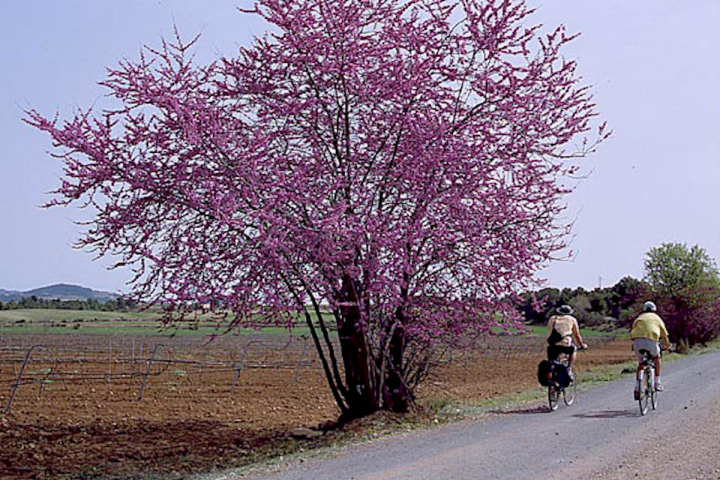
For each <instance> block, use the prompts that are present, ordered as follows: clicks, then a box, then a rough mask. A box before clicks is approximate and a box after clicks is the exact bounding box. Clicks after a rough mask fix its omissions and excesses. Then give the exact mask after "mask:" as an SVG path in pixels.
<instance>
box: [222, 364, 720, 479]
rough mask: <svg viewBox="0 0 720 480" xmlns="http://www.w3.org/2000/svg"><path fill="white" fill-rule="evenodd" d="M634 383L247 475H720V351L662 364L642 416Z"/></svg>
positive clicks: (612, 385) (620, 382)
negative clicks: (652, 403) (659, 387)
mask: <svg viewBox="0 0 720 480" xmlns="http://www.w3.org/2000/svg"><path fill="white" fill-rule="evenodd" d="M629 355H630V352H628V356H629ZM633 381H634V380H633V379H632V378H630V377H628V378H623V379H621V380H618V381H615V382H612V383H608V384H605V385H602V386H599V387H595V388H593V389H591V390H590V391H586V392H583V393H581V394H579V395H578V399H577V400H576V403H575V404H574V405H573V406H571V407H566V406H564V405H562V404H561V406H560V408H559V410H558V411H556V412H553V413H547V412H546V410H545V409H544V406H540V405H538V406H536V407H535V408H528V407H523V408H522V409H517V410H514V411H507V412H497V413H492V414H490V415H488V416H486V417H484V418H482V419H480V420H476V421H472V422H471V421H466V422H461V423H457V424H453V425H448V426H444V427H439V428H434V429H430V430H423V431H416V432H412V433H409V434H404V435H397V436H393V437H387V438H382V439H379V440H377V441H374V442H371V443H368V444H364V445H361V446H353V447H349V448H346V449H344V450H341V451H340V452H338V453H337V454H335V455H334V456H333V457H332V458H329V459H312V460H308V461H305V462H295V463H291V464H289V465H287V468H284V469H283V470H281V471H279V472H275V473H273V474H271V475H265V476H253V477H251V478H252V479H253V480H261V479H262V480H270V479H273V480H300V479H308V480H311V479H314V480H322V479H327V480H338V479H353V480H390V479H418V480H420V479H433V480H436V479H458V480H459V479H516V480H521V479H524V480H532V479H563V480H567V479H577V478H583V479H585V478H589V479H659V480H662V479H712V480H720V351H714V352H710V353H706V354H703V355H698V356H694V357H690V358H685V359H682V360H678V361H676V362H672V363H667V364H666V365H664V366H663V383H664V384H665V388H666V391H665V392H663V393H662V395H661V397H660V405H659V407H658V410H656V411H650V412H649V414H648V415H646V416H644V417H641V416H640V415H639V409H638V406H637V402H635V401H633V398H632V389H633ZM233 478H239V477H238V476H236V475H233V474H226V475H224V476H221V477H218V480H221V479H222V480H224V479H228V480H230V479H233Z"/></svg>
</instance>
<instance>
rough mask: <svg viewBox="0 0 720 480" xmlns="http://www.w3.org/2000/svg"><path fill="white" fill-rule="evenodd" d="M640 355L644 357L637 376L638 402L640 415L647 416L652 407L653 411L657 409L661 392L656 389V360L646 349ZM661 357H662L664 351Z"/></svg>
mask: <svg viewBox="0 0 720 480" xmlns="http://www.w3.org/2000/svg"><path fill="white" fill-rule="evenodd" d="M668 351H670V349H668ZM640 355H642V360H641V361H640V368H639V369H638V374H637V380H639V381H640V392H639V393H638V396H637V401H638V404H639V406H640V415H646V414H647V413H648V411H649V410H650V407H651V406H652V409H653V410H656V409H657V407H658V397H659V395H660V392H658V391H657V390H656V389H655V359H653V357H652V355H651V354H650V352H649V351H648V350H646V349H644V348H643V349H641V350H640ZM660 355H662V350H661V351H660Z"/></svg>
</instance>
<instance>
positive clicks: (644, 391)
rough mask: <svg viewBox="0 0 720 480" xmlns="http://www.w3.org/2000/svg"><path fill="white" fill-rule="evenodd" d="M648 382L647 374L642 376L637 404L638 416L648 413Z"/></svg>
mask: <svg viewBox="0 0 720 480" xmlns="http://www.w3.org/2000/svg"><path fill="white" fill-rule="evenodd" d="M649 397H650V380H648V375H647V372H645V375H643V379H642V382H640V398H639V399H638V403H639V404H640V415H645V414H646V413H647V412H648V408H649V400H650V398H649Z"/></svg>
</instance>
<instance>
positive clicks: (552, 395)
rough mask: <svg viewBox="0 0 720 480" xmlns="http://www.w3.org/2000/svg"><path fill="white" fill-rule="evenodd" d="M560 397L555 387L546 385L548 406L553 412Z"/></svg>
mask: <svg viewBox="0 0 720 480" xmlns="http://www.w3.org/2000/svg"><path fill="white" fill-rule="evenodd" d="M559 397H560V392H559V391H558V389H557V387H555V386H553V385H551V386H549V387H548V406H549V407H550V411H551V412H554V411H555V410H557V408H558V400H559Z"/></svg>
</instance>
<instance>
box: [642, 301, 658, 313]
mask: <svg viewBox="0 0 720 480" xmlns="http://www.w3.org/2000/svg"><path fill="white" fill-rule="evenodd" d="M656 311H657V307H656V306H655V302H651V301H650V300H648V301H647V302H645V303H644V304H643V312H656Z"/></svg>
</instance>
